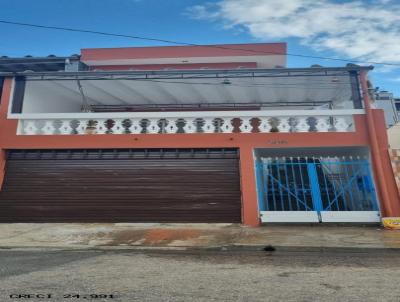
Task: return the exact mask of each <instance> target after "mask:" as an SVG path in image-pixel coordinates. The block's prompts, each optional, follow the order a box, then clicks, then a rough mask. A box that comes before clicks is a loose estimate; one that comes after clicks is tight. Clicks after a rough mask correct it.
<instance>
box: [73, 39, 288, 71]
mask: <svg viewBox="0 0 400 302" xmlns="http://www.w3.org/2000/svg"><path fill="white" fill-rule="evenodd" d="M286 50H287V45H286V43H260V44H223V45H204V46H165V47H128V48H88V49H82V50H81V54H82V56H81V61H82V62H83V63H85V64H86V65H88V66H89V68H90V69H105V70H109V69H113V70H115V69H120V70H127V69H136V70H146V69H147V70H148V69H153V70H160V69H165V68H173V69H188V68H192V69H199V68H238V67H244V68H275V67H277V66H281V67H286ZM150 66H151V67H150Z"/></svg>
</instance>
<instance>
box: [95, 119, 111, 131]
mask: <svg viewBox="0 0 400 302" xmlns="http://www.w3.org/2000/svg"><path fill="white" fill-rule="evenodd" d="M106 123H107V120H106V119H97V120H96V130H95V134H106V132H107V130H108V129H107V125H106Z"/></svg>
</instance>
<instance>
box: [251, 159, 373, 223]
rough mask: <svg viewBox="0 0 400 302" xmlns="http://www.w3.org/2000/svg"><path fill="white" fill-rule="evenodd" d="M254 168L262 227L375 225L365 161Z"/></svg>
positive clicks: (288, 162) (265, 163)
mask: <svg viewBox="0 0 400 302" xmlns="http://www.w3.org/2000/svg"><path fill="white" fill-rule="evenodd" d="M282 161H283V162H282ZM255 165H256V179H257V191H258V204H259V210H260V214H261V221H262V222H313V223H319V222H379V221H380V214H379V208H378V202H377V199H376V192H375V188H374V184H373V180H372V173H371V169H370V164H369V161H368V160H367V159H360V158H352V157H350V158H347V159H346V158H344V157H343V158H338V157H334V158H314V157H311V158H307V157H305V158H293V157H287V158H285V157H282V158H267V159H264V160H262V161H258V162H256V163H255ZM335 169H336V170H339V171H340V172H341V173H334V171H333V170H335ZM296 175H297V176H296ZM327 176H329V177H327ZM334 177H339V178H338V180H335V178H334ZM328 178H331V179H328ZM342 178H343V179H344V181H343V182H342ZM335 183H336V184H335ZM357 189H358V190H357ZM356 193H357V196H353V195H356ZM367 195H368V196H367ZM276 200H278V201H279V202H280V204H277V202H276ZM285 207H286V208H285Z"/></svg>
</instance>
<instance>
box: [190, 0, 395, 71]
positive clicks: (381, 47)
mask: <svg viewBox="0 0 400 302" xmlns="http://www.w3.org/2000/svg"><path fill="white" fill-rule="evenodd" d="M396 3H399V1H398V0H364V1H347V2H343V1H342V2H341V3H338V2H335V1H333V0H219V1H218V2H214V3H209V4H205V5H197V6H193V7H191V8H189V10H188V12H189V14H190V15H191V16H192V17H194V18H198V19H207V20H213V21H223V26H224V27H230V28H235V27H240V28H245V29H246V30H248V32H249V33H250V34H251V35H252V36H253V37H255V38H257V39H260V40H278V39H280V40H283V39H286V38H298V39H300V41H301V43H303V44H305V45H308V46H310V47H312V48H314V49H316V50H319V51H322V50H331V51H335V52H336V53H337V54H338V55H341V56H345V57H350V58H357V59H358V60H363V61H375V62H393V63H400V4H396Z"/></svg>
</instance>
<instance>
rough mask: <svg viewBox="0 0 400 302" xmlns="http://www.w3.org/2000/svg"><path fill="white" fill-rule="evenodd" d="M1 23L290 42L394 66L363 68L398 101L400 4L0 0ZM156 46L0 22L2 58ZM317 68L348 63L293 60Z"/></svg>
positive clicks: (398, 0) (378, 0)
mask: <svg viewBox="0 0 400 302" xmlns="http://www.w3.org/2000/svg"><path fill="white" fill-rule="evenodd" d="M0 20H7V21H15V22H24V23H33V24H40V25H47V26H58V27H70V28H79V29H87V30H95V31H103V32H110V33H117V34H126V35H135V36H144V37H151V38H159V39H166V40H173V41H182V42H187V43H194V44H226V43H261V42H287V43H288V53H290V54H300V55H309V56H318V57H321V56H322V57H334V58H343V59H354V60H357V61H363V62H385V63H391V64H395V65H379V64H369V63H365V64H363V65H374V66H375V69H374V71H373V72H372V73H371V74H370V76H371V79H372V81H373V83H374V84H375V86H378V87H379V88H380V89H382V90H388V91H391V92H393V93H394V94H395V96H398V97H400V0H359V1H345V0H214V1H201V0H57V1H54V0H35V1H32V0H13V1H9V0H0ZM153 45H168V44H165V43H160V42H149V41H143V40H135V39H129V38H119V37H109V36H101V35H94V34H88V33H76V32H63V31H55V30H48V29H38V28H27V27H20V26H15V25H8V24H1V23H0V56H2V55H5V56H9V57H21V56H26V55H32V56H47V55H50V54H54V55H58V56H65V55H72V54H79V53H80V49H81V48H96V47H134V46H153ZM312 64H320V65H322V66H344V65H346V62H341V61H331V60H321V59H315V58H301V57H297V56H288V67H308V66H310V65H312ZM396 64H398V66H396Z"/></svg>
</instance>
